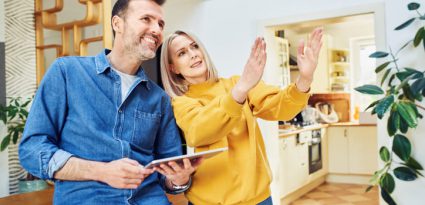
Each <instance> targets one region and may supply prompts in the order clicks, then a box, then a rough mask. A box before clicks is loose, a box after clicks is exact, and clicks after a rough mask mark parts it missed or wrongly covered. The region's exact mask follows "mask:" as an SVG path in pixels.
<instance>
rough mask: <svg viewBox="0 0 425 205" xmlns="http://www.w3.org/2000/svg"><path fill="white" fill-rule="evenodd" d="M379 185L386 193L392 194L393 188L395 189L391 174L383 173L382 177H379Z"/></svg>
mask: <svg viewBox="0 0 425 205" xmlns="http://www.w3.org/2000/svg"><path fill="white" fill-rule="evenodd" d="M379 185H380V186H381V187H382V188H383V189H385V190H386V191H387V192H388V193H390V194H391V193H393V191H394V188H395V182H394V178H393V176H391V174H389V173H385V174H384V175H382V177H381V182H380V183H379Z"/></svg>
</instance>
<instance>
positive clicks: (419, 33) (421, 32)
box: [413, 27, 425, 47]
mask: <svg viewBox="0 0 425 205" xmlns="http://www.w3.org/2000/svg"><path fill="white" fill-rule="evenodd" d="M424 31H425V29H424V27H421V28H420V29H419V30H418V31H417V32H416V35H415V38H414V39H413V45H414V46H415V47H418V45H419V44H420V43H421V40H422V39H423V35H424Z"/></svg>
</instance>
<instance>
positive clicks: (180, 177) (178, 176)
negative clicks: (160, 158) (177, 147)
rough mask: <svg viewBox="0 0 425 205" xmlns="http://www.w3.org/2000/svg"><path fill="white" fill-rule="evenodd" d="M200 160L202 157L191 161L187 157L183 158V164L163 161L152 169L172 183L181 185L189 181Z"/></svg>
mask: <svg viewBox="0 0 425 205" xmlns="http://www.w3.org/2000/svg"><path fill="white" fill-rule="evenodd" d="M202 160H203V159H202V158H198V159H196V160H194V161H192V163H191V161H190V160H189V159H183V164H178V163H176V162H168V164H165V163H164V164H161V165H159V166H158V167H155V168H154V170H155V171H157V172H159V173H161V174H162V175H164V176H165V177H166V178H167V181H169V182H171V183H173V184H174V185H178V186H181V185H185V184H187V183H188V182H189V179H190V176H191V175H192V174H193V172H195V170H196V168H198V166H199V165H200V164H201V163H202ZM169 188H171V187H169Z"/></svg>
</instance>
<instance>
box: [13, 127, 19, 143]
mask: <svg viewBox="0 0 425 205" xmlns="http://www.w3.org/2000/svg"><path fill="white" fill-rule="evenodd" d="M18 138H19V131H18V130H15V133H13V137H12V141H13V144H16V143H17V142H18Z"/></svg>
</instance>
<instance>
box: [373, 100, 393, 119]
mask: <svg viewBox="0 0 425 205" xmlns="http://www.w3.org/2000/svg"><path fill="white" fill-rule="evenodd" d="M393 103H394V95H389V96H387V97H385V98H384V99H382V100H381V101H380V102H379V103H378V105H376V114H378V118H379V119H382V117H383V116H384V114H385V113H386V112H387V110H388V108H389V107H391V105H392V104H393Z"/></svg>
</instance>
